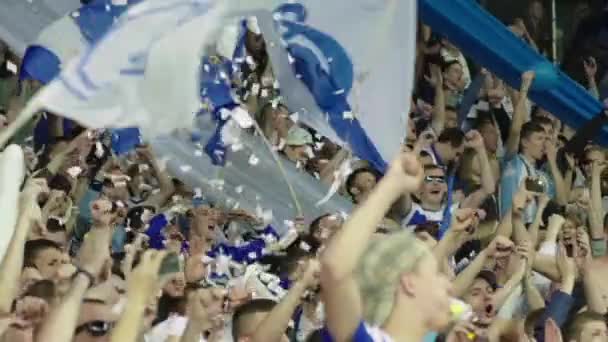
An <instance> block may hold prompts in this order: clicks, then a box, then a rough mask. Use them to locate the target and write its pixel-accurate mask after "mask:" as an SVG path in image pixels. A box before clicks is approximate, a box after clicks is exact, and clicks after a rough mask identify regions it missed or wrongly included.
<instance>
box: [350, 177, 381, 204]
mask: <svg viewBox="0 0 608 342" xmlns="http://www.w3.org/2000/svg"><path fill="white" fill-rule="evenodd" d="M353 184H354V188H355V189H356V190H357V192H358V193H357V194H356V196H355V197H356V198H357V201H358V202H360V201H362V200H364V199H365V198H366V197H367V195H369V193H370V192H371V191H372V189H373V188H374V187H375V186H376V176H374V175H373V174H372V173H371V172H361V173H359V174H357V176H355V181H354V182H353Z"/></svg>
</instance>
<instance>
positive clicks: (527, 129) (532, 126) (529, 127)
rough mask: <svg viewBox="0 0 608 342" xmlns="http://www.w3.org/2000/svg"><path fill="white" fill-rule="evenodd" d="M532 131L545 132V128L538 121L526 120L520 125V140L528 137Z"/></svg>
mask: <svg viewBox="0 0 608 342" xmlns="http://www.w3.org/2000/svg"><path fill="white" fill-rule="evenodd" d="M534 133H545V129H544V128H543V126H541V125H540V124H539V123H538V122H535V121H528V122H526V123H525V124H524V125H523V126H522V127H521V138H520V139H521V140H524V139H528V138H530V136H532V134H534Z"/></svg>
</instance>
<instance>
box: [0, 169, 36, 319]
mask: <svg viewBox="0 0 608 342" xmlns="http://www.w3.org/2000/svg"><path fill="white" fill-rule="evenodd" d="M46 191H48V188H47V187H46V182H45V181H44V180H40V179H34V180H33V181H32V180H30V181H29V182H28V184H27V185H26V188H25V191H23V193H22V194H21V205H20V209H19V214H20V215H19V220H18V222H17V227H16V229H15V232H14V233H13V237H12V239H11V241H10V243H9V245H8V249H7V251H6V254H5V255H4V258H3V259H2V263H1V264H0V284H2V286H0V313H9V312H11V306H12V304H13V301H14V300H15V299H16V298H17V295H18V293H19V277H20V276H21V270H22V268H23V253H24V247H25V242H26V240H27V236H28V234H29V231H30V228H31V227H32V223H34V220H36V219H37V218H36V212H38V215H39V212H40V208H39V207H38V203H36V201H37V198H38V195H39V194H40V193H42V192H46Z"/></svg>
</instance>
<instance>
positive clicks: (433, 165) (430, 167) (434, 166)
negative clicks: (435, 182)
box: [424, 164, 445, 174]
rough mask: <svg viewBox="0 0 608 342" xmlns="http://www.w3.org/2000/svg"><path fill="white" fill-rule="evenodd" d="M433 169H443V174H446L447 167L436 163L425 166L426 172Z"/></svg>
mask: <svg viewBox="0 0 608 342" xmlns="http://www.w3.org/2000/svg"><path fill="white" fill-rule="evenodd" d="M433 170H441V171H443V174H445V169H444V168H442V167H441V166H438V165H435V164H428V165H425V166H424V172H425V173H427V172H428V171H433Z"/></svg>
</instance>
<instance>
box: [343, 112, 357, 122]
mask: <svg viewBox="0 0 608 342" xmlns="http://www.w3.org/2000/svg"><path fill="white" fill-rule="evenodd" d="M342 117H343V118H344V119H348V120H353V119H354V118H355V115H354V114H353V112H351V111H345V112H344V113H343V114H342Z"/></svg>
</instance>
